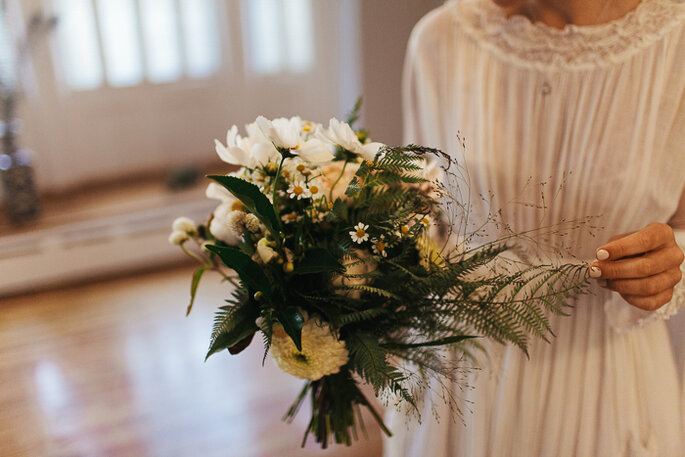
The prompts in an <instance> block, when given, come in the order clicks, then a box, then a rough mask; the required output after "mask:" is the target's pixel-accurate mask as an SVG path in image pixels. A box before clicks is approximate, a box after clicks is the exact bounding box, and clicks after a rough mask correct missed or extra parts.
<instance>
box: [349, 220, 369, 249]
mask: <svg viewBox="0 0 685 457" xmlns="http://www.w3.org/2000/svg"><path fill="white" fill-rule="evenodd" d="M368 229H369V226H368V225H366V224H364V223H363V222H359V223H358V224H357V225H355V226H354V230H353V231H351V232H350V237H352V241H354V242H355V243H357V244H362V243H363V242H364V241H366V240H368V239H369V233H368V232H367V230H368Z"/></svg>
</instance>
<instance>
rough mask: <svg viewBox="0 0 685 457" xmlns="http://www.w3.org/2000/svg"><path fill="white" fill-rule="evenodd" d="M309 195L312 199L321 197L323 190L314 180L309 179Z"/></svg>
mask: <svg viewBox="0 0 685 457" xmlns="http://www.w3.org/2000/svg"><path fill="white" fill-rule="evenodd" d="M308 189H309V196H310V197H311V198H313V199H315V200H316V199H318V198H321V197H323V192H322V189H321V186H320V185H319V184H318V183H317V182H316V181H311V182H310V183H309V187H308Z"/></svg>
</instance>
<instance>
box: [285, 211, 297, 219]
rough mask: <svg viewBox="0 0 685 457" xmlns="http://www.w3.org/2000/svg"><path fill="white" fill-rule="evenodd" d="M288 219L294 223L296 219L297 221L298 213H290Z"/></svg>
mask: <svg viewBox="0 0 685 457" xmlns="http://www.w3.org/2000/svg"><path fill="white" fill-rule="evenodd" d="M286 217H287V218H288V220H289V221H294V220H295V219H297V213H296V212H295V211H293V212H292V213H289V214H288V215H287V216H286Z"/></svg>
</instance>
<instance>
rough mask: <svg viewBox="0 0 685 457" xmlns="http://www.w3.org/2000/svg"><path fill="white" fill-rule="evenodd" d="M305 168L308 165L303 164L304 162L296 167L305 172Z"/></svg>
mask: <svg viewBox="0 0 685 457" xmlns="http://www.w3.org/2000/svg"><path fill="white" fill-rule="evenodd" d="M305 168H307V167H305V166H304V165H302V164H299V165H298V166H297V167H295V169H296V170H297V171H299V172H303V171H304V169H305Z"/></svg>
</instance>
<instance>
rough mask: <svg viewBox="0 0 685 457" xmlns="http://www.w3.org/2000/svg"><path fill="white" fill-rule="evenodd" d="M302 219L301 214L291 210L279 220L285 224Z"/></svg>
mask: <svg viewBox="0 0 685 457" xmlns="http://www.w3.org/2000/svg"><path fill="white" fill-rule="evenodd" d="M301 219H302V215H301V214H298V213H297V212H295V211H291V212H289V213H286V214H284V215H282V216H281V220H282V221H283V222H285V223H286V224H287V223H289V222H297V221H299V220H301Z"/></svg>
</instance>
